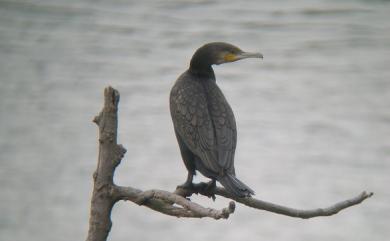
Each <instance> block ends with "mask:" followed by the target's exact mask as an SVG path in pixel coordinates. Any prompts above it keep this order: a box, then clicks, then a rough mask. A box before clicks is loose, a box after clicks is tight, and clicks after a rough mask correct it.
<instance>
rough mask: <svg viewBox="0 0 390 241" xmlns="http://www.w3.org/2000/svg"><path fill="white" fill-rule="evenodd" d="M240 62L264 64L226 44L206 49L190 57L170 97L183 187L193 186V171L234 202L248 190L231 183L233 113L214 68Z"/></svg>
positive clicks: (234, 136) (234, 134)
mask: <svg viewBox="0 0 390 241" xmlns="http://www.w3.org/2000/svg"><path fill="white" fill-rule="evenodd" d="M245 58H263V56H262V55H261V54H260V53H247V52H244V51H242V50H241V49H239V48H237V47H236V46H233V45H231V44H228V43H222V42H214V43H208V44H206V45H204V46H202V47H201V48H199V49H198V50H196V52H195V54H194V55H193V56H192V59H191V63H190V67H189V69H188V70H187V71H185V72H184V73H183V74H182V75H180V77H179V78H178V79H177V80H176V83H175V85H174V86H173V88H172V90H171V94H170V110H171V116H172V120H173V125H174V129H175V134H176V138H177V141H178V143H179V147H180V151H181V155H182V158H183V161H184V164H185V166H186V168H187V170H188V177H187V180H186V182H185V183H184V184H183V185H182V186H183V187H189V186H191V185H192V179H193V176H194V175H195V170H198V171H199V172H200V173H202V174H203V175H204V176H206V177H208V178H211V180H212V181H211V183H210V185H211V186H215V181H218V182H220V183H221V184H222V185H223V186H224V187H225V188H226V190H227V191H228V192H230V193H231V194H233V195H235V196H237V197H248V196H250V195H251V194H254V192H253V190H252V189H251V188H249V187H248V186H247V185H245V184H244V183H243V182H241V181H240V180H238V179H237V178H236V174H235V170H234V152H235V150H236V144H237V130H236V121H235V118H234V115H233V111H232V109H231V107H230V105H229V103H228V102H227V101H226V99H225V96H224V95H223V94H222V92H221V90H220V89H219V87H218V85H217V84H216V80H215V75H214V71H213V68H212V65H213V64H223V63H228V62H234V61H237V60H241V59H245Z"/></svg>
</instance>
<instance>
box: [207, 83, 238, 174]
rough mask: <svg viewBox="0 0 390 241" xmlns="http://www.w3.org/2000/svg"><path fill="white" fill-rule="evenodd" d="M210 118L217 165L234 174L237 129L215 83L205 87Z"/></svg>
mask: <svg viewBox="0 0 390 241" xmlns="http://www.w3.org/2000/svg"><path fill="white" fill-rule="evenodd" d="M207 91H208V97H209V105H210V116H211V119H212V121H213V124H214V128H215V136H216V141H217V153H218V164H219V165H220V166H221V167H223V169H224V170H227V171H229V172H230V173H233V174H234V153H235V150H236V144H237V129H236V121H235V118H234V114H233V111H232V109H231V107H230V105H229V104H228V102H227V101H226V99H225V96H224V95H223V93H222V91H221V90H220V89H219V87H218V86H217V85H216V84H215V83H210V84H209V85H208V87H207Z"/></svg>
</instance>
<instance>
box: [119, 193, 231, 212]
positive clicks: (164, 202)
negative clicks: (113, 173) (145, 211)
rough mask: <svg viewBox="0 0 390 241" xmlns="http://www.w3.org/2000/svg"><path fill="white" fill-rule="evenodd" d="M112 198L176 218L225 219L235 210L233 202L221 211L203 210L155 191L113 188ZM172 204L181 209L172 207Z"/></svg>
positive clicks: (180, 198)
mask: <svg viewBox="0 0 390 241" xmlns="http://www.w3.org/2000/svg"><path fill="white" fill-rule="evenodd" d="M114 196H116V198H117V199H118V200H129V201H132V202H134V203H137V204H138V205H144V206H147V207H149V208H151V209H153V210H155V211H158V212H161V213H164V214H167V215H171V216H176V217H192V218H203V217H209V218H214V219H221V218H224V219H226V218H228V217H229V215H230V214H231V213H233V212H234V209H235V204H234V202H230V204H229V206H228V207H226V208H224V209H222V210H215V209H212V208H205V207H203V206H201V205H199V204H197V203H194V202H191V201H190V200H188V199H186V198H184V197H182V196H179V195H177V194H174V193H171V192H167V191H163V190H156V189H153V190H148V191H141V190H139V189H135V188H132V187H120V186H115V187H114ZM174 204H177V205H179V206H181V207H178V206H174Z"/></svg>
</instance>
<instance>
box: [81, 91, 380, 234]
mask: <svg viewBox="0 0 390 241" xmlns="http://www.w3.org/2000/svg"><path fill="white" fill-rule="evenodd" d="M118 103H119V92H118V91H117V90H115V89H113V88H111V87H107V88H106V89H105V90H104V106H103V109H102V111H101V112H100V114H99V115H98V116H96V117H95V118H94V122H95V123H96V124H97V125H98V127H99V158H98V165H97V169H96V171H95V173H94V175H93V177H94V178H93V180H94V188H93V193H92V198H91V214H90V219H89V231H88V237H87V241H104V240H106V239H107V236H108V234H109V232H110V230H111V225H112V224H111V217H110V216H111V210H112V207H113V205H114V204H115V203H116V202H117V201H120V200H124V201H131V202H134V203H136V204H138V205H143V206H146V207H149V208H151V209H153V210H155V211H158V212H160V213H163V214H166V215H170V216H175V217H187V218H203V217H209V218H214V219H221V218H223V219H226V218H228V217H229V215H230V214H232V213H233V212H234V210H235V203H234V202H233V201H231V202H230V203H229V205H228V207H226V208H223V209H222V210H216V209H212V208H206V207H203V206H201V205H199V204H197V203H195V202H192V201H190V200H189V199H187V198H188V197H190V196H191V195H192V194H194V193H196V194H202V195H205V196H208V197H214V195H218V196H222V197H225V198H228V199H231V200H235V201H236V202H239V203H242V204H244V205H246V206H249V207H252V208H255V209H260V210H265V211H269V212H273V213H278V214H282V215H287V216H290V217H297V218H312V217H318V216H329V215H333V214H336V213H338V212H339V211H340V210H343V209H345V208H348V207H351V206H353V205H356V204H359V203H361V202H362V201H364V200H365V199H367V198H369V197H371V196H372V195H373V193H366V192H363V193H361V194H360V195H358V196H356V197H354V198H351V199H348V200H345V201H342V202H339V203H336V204H334V205H332V206H330V207H327V208H322V209H313V210H298V209H293V208H289V207H284V206H281V205H277V204H273V203H269V202H265V201H262V200H259V199H255V198H238V197H235V196H233V195H231V194H230V193H228V192H227V191H226V190H225V189H224V188H221V187H216V188H215V189H214V190H211V192H210V190H209V189H208V188H204V187H205V186H207V184H205V183H199V184H194V185H193V187H192V188H191V189H182V188H177V189H176V191H175V192H168V191H163V190H148V191H142V190H139V189H137V188H133V187H122V186H117V185H115V184H114V182H113V177H114V173H115V168H116V167H117V166H118V165H119V164H120V162H121V160H122V158H123V156H124V154H125V153H126V149H125V148H124V147H123V146H122V145H119V144H117V128H118Z"/></svg>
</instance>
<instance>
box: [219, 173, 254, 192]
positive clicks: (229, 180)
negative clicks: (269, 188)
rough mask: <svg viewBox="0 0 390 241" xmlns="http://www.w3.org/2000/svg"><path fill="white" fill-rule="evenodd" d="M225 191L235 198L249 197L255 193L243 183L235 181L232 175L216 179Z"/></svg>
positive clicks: (235, 178)
mask: <svg viewBox="0 0 390 241" xmlns="http://www.w3.org/2000/svg"><path fill="white" fill-rule="evenodd" d="M217 180H218V181H219V182H220V183H221V184H222V186H224V187H225V188H226V190H227V191H228V192H229V193H231V194H233V195H234V196H236V197H250V196H251V195H252V194H255V192H254V191H253V190H252V189H251V188H250V187H248V186H247V185H245V184H244V183H243V182H241V181H240V180H238V179H237V177H236V176H235V175H233V174H226V175H224V176H222V177H218V179H217Z"/></svg>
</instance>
